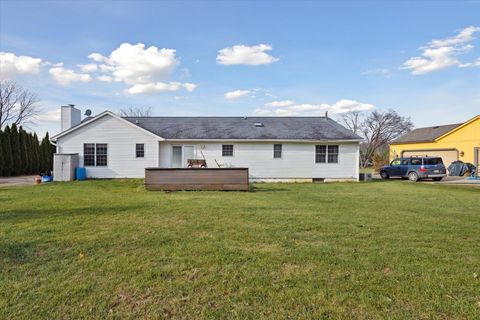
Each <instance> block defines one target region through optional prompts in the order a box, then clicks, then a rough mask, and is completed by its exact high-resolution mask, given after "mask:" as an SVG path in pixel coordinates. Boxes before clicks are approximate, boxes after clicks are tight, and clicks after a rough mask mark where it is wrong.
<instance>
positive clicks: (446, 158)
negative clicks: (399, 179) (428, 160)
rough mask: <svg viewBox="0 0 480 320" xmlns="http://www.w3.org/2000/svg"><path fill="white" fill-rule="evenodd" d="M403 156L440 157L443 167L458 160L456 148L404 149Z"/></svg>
mask: <svg viewBox="0 0 480 320" xmlns="http://www.w3.org/2000/svg"><path fill="white" fill-rule="evenodd" d="M402 156H403V157H411V156H423V157H425V156H428V157H442V160H443V163H444V164H445V167H448V166H449V165H450V163H452V162H453V161H457V160H458V152H457V150H451V149H450V150H415V151H405V152H403V154H402Z"/></svg>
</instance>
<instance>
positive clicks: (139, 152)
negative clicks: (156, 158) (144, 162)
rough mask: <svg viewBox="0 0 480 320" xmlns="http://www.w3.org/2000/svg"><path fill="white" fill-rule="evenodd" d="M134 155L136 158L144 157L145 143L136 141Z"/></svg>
mask: <svg viewBox="0 0 480 320" xmlns="http://www.w3.org/2000/svg"><path fill="white" fill-rule="evenodd" d="M135 156H136V157H137V158H144V157H145V144H143V143H137V144H136V145H135Z"/></svg>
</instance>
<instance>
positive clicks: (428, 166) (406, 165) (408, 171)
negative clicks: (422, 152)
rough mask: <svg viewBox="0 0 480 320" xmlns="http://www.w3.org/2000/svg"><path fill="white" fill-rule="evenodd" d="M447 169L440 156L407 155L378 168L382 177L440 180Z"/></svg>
mask: <svg viewBox="0 0 480 320" xmlns="http://www.w3.org/2000/svg"><path fill="white" fill-rule="evenodd" d="M446 175H447V169H446V168H445V165H444V164H443V161H442V158H440V157H409V158H397V159H394V160H393V161H392V162H391V163H390V165H388V166H383V167H381V168H380V176H381V177H382V179H388V178H391V177H401V178H408V179H409V180H410V181H418V180H420V179H433V180H434V181H440V180H442V179H443V178H444V177H445V176H446Z"/></svg>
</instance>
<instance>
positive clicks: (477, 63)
mask: <svg viewBox="0 0 480 320" xmlns="http://www.w3.org/2000/svg"><path fill="white" fill-rule="evenodd" d="M459 67H460V68H468V67H480V58H477V60H475V61H473V62H467V63H462V64H461V65H460V66H459Z"/></svg>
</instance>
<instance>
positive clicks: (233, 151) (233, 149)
mask: <svg viewBox="0 0 480 320" xmlns="http://www.w3.org/2000/svg"><path fill="white" fill-rule="evenodd" d="M224 146H232V154H231V155H225V154H224V153H223V152H224V150H223V147H224ZM234 155H235V147H234V145H233V144H222V157H233V156H234Z"/></svg>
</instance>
